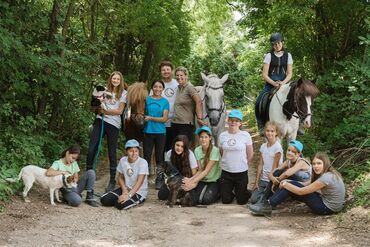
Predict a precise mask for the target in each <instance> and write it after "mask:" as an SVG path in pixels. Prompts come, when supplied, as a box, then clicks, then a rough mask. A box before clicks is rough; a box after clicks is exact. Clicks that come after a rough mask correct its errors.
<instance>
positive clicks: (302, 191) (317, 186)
mask: <svg viewBox="0 0 370 247" xmlns="http://www.w3.org/2000/svg"><path fill="white" fill-rule="evenodd" d="M325 186H326V184H325V183H324V182H322V181H319V180H316V181H315V182H313V183H312V184H309V185H307V186H305V187H297V186H295V185H294V184H291V183H289V182H288V181H287V180H284V181H282V182H281V183H280V188H281V189H286V190H289V191H290V192H292V193H294V194H296V195H299V196H302V195H307V194H310V193H313V192H316V191H318V190H321V189H322V188H324V187H325Z"/></svg>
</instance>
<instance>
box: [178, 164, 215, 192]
mask: <svg viewBox="0 0 370 247" xmlns="http://www.w3.org/2000/svg"><path fill="white" fill-rule="evenodd" d="M215 163H216V161H215V160H210V161H208V163H207V165H206V167H205V169H204V170H202V171H201V170H200V169H199V170H198V171H197V172H196V173H195V174H194V175H193V176H192V177H191V178H184V180H183V185H182V189H183V190H185V191H189V190H192V189H194V188H195V187H197V185H198V183H199V181H201V180H202V179H203V178H204V177H205V176H207V175H208V173H209V172H210V171H211V169H212V168H213V166H214V165H215ZM198 167H200V161H199V160H198ZM192 172H193V170H192Z"/></svg>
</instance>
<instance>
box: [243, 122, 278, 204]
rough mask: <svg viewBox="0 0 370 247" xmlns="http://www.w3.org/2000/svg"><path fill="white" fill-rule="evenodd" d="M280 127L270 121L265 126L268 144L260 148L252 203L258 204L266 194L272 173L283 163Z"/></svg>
mask: <svg viewBox="0 0 370 247" xmlns="http://www.w3.org/2000/svg"><path fill="white" fill-rule="evenodd" d="M278 132H279V130H278V126H277V124H276V123H275V122H273V121H269V122H267V123H266V124H265V127H264V134H265V137H266V139H267V142H265V143H263V144H262V145H261V147H260V150H259V151H260V152H261V157H260V159H259V162H258V167H257V174H256V181H255V183H254V186H253V189H252V190H253V193H252V196H251V199H250V203H252V204H254V203H256V202H257V201H258V200H259V199H260V198H261V197H262V196H263V195H264V193H265V190H266V188H267V186H268V184H269V182H270V179H269V177H270V176H272V175H273V174H272V172H273V171H274V170H275V169H276V168H278V167H279V166H280V165H281V164H282V163H283V148H282V147H281V144H280V142H279V140H278V134H279V133H278Z"/></svg>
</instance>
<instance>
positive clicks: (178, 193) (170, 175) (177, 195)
mask: <svg viewBox="0 0 370 247" xmlns="http://www.w3.org/2000/svg"><path fill="white" fill-rule="evenodd" d="M163 172H164V175H165V183H166V185H167V188H168V190H169V191H170V196H169V198H168V202H167V205H168V206H169V207H171V208H172V207H173V205H175V204H176V203H177V202H179V204H180V205H181V206H184V207H191V206H194V205H195V203H194V202H193V199H192V197H191V195H190V192H187V191H184V190H183V189H182V188H181V185H182V179H183V176H182V175H181V174H180V172H179V171H178V170H177V169H176V167H174V166H173V165H172V164H171V162H165V163H164V166H163Z"/></svg>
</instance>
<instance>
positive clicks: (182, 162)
mask: <svg viewBox="0 0 370 247" xmlns="http://www.w3.org/2000/svg"><path fill="white" fill-rule="evenodd" d="M176 142H182V143H183V144H184V151H183V152H182V153H181V154H177V153H176V152H175V145H176ZM170 160H171V163H172V165H174V166H175V167H176V168H177V170H179V171H180V173H181V175H183V176H184V177H188V178H190V177H192V175H193V174H192V172H191V168H190V162H189V140H188V138H187V137H186V135H178V136H176V138H175V139H174V140H173V142H172V151H171V157H170Z"/></svg>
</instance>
